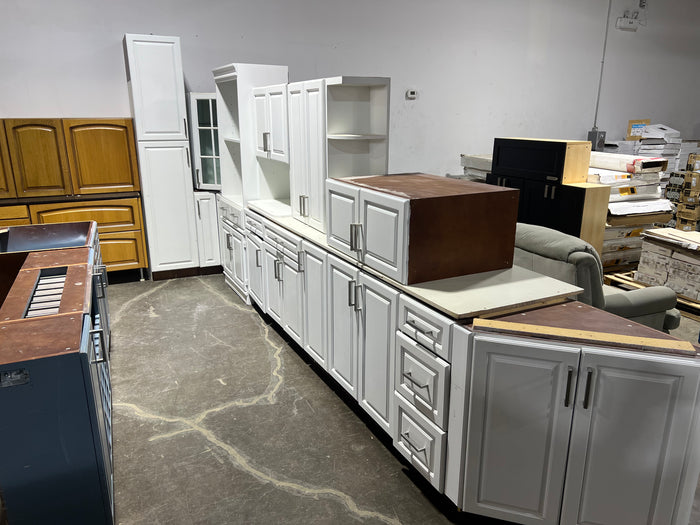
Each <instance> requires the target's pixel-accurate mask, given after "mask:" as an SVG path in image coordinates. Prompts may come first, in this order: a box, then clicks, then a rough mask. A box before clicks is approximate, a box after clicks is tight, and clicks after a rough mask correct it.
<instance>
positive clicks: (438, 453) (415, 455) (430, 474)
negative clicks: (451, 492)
mask: <svg viewBox="0 0 700 525" xmlns="http://www.w3.org/2000/svg"><path fill="white" fill-rule="evenodd" d="M394 396H395V399H394V401H395V404H394V414H395V417H396V425H394V446H395V447H396V449H397V450H398V451H399V452H400V453H401V454H402V455H403V456H404V457H405V458H406V459H407V460H408V461H410V462H411V464H412V465H413V466H414V467H415V468H416V469H417V470H418V472H420V473H421V474H422V475H423V476H424V477H425V478H426V479H428V481H430V483H431V484H432V485H433V487H435V488H436V489H437V490H439V491H441V492H442V489H443V484H444V483H443V482H444V463H445V441H446V436H447V434H446V433H445V431H443V430H441V429H439V428H438V427H437V426H435V425H434V424H433V423H431V422H430V421H428V420H427V419H426V418H425V417H424V416H423V415H422V414H420V413H418V412H417V411H416V409H415V408H414V407H413V406H412V405H411V404H409V403H408V402H407V401H406V400H405V399H404V398H403V397H402V396H400V395H399V394H398V393H396V392H395V393H394Z"/></svg>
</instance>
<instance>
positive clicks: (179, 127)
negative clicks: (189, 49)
mask: <svg viewBox="0 0 700 525" xmlns="http://www.w3.org/2000/svg"><path fill="white" fill-rule="evenodd" d="M124 42H125V47H126V56H127V75H128V76H127V79H128V82H129V91H130V94H131V104H132V112H133V114H134V128H135V130H136V137H137V140H139V141H142V140H149V141H150V140H187V138H188V135H187V108H186V103H185V79H184V75H183V72H182V56H181V52H180V38H179V37H176V36H172V37H171V36H154V35H133V34H127V35H125V36H124Z"/></svg>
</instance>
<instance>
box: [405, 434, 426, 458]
mask: <svg viewBox="0 0 700 525" xmlns="http://www.w3.org/2000/svg"><path fill="white" fill-rule="evenodd" d="M401 437H402V438H403V440H404V441H405V442H406V444H407V445H408V446H409V448H412V449H413V450H414V451H415V452H418V453H419V454H421V453H423V452H425V447H421V448H418V447H417V446H416V445H415V443H413V442H412V441H411V438H410V436H409V434H408V430H407V431H406V432H402V433H401Z"/></svg>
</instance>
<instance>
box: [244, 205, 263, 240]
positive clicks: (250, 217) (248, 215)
mask: <svg viewBox="0 0 700 525" xmlns="http://www.w3.org/2000/svg"><path fill="white" fill-rule="evenodd" d="M245 227H246V229H247V230H248V231H251V232H253V233H255V234H256V235H257V236H258V237H260V238H261V239H262V238H263V236H264V228H263V218H262V217H261V216H260V215H258V214H257V213H255V212H252V211H250V210H247V211H246V212H245Z"/></svg>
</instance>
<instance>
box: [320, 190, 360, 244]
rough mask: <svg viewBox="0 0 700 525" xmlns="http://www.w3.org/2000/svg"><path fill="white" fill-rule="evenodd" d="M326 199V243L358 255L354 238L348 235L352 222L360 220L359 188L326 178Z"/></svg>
mask: <svg viewBox="0 0 700 525" xmlns="http://www.w3.org/2000/svg"><path fill="white" fill-rule="evenodd" d="M326 189H327V192H326V200H327V206H326V208H327V209H328V224H327V225H326V226H327V230H326V240H327V242H328V245H329V246H331V247H332V248H335V249H336V250H340V251H341V252H343V253H345V254H347V255H350V256H351V257H358V251H357V249H356V248H357V247H356V246H355V240H357V238H355V239H353V238H352V237H351V235H350V233H351V231H352V228H351V225H352V224H355V225H356V224H359V221H360V208H359V201H360V188H359V187H358V186H353V185H352V184H347V183H344V182H340V181H336V180H332V179H328V180H326Z"/></svg>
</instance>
